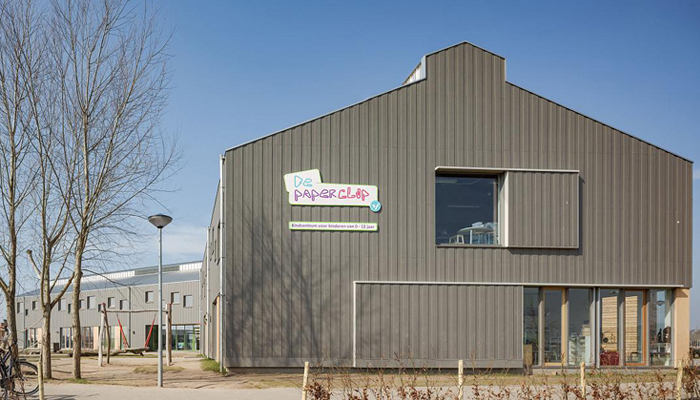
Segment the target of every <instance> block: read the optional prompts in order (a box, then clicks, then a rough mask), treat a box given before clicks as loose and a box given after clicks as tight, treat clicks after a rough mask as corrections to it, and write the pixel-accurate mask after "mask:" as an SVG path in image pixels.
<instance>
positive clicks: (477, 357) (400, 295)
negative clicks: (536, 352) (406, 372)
mask: <svg viewBox="0 0 700 400" xmlns="http://www.w3.org/2000/svg"><path fill="white" fill-rule="evenodd" d="M433 292H434V293H442V294H443V295H442V296H438V301H434V298H433V297H434V296H432V295H431V294H432V293H433ZM467 299H471V301H468V300H467ZM522 300H523V288H522V286H477V285H435V284H425V285H414V284H357V294H356V307H357V314H356V336H357V345H356V348H355V351H356V354H357V360H358V364H357V366H358V367H361V366H372V367H383V366H391V365H396V363H395V360H401V362H404V363H406V365H412V363H416V365H425V364H427V365H438V366H443V367H451V368H454V367H455V365H457V360H459V359H462V360H466V361H467V364H468V365H472V364H476V365H488V366H491V367H494V368H519V367H522V343H523V336H522V334H523V330H522V323H523V313H522V309H523V304H522ZM486 309H489V310H491V311H493V312H492V313H491V314H490V315H487V314H483V310H486ZM482 314H483V315H482ZM431 316H433V318H434V319H435V323H436V326H437V330H436V331H435V332H432V331H430V330H429V331H425V332H423V331H422V329H421V328H422V324H424V321H426V320H428V319H429V318H431ZM469 316H472V317H471V319H469ZM375 317H378V318H375ZM478 318H481V319H482V320H481V321H479V322H477V319H478ZM432 333H436V335H435V336H433V335H432Z"/></svg>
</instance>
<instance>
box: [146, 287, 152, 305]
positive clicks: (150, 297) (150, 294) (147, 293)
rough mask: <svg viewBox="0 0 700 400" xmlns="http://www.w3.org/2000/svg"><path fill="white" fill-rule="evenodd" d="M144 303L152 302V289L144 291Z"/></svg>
mask: <svg viewBox="0 0 700 400" xmlns="http://www.w3.org/2000/svg"><path fill="white" fill-rule="evenodd" d="M145 300H146V303H153V292H152V291H150V290H149V291H147V292H146V299H145Z"/></svg>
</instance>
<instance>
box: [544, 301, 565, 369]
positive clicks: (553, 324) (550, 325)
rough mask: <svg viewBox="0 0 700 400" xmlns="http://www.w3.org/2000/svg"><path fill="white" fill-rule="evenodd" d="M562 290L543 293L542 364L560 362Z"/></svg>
mask: <svg viewBox="0 0 700 400" xmlns="http://www.w3.org/2000/svg"><path fill="white" fill-rule="evenodd" d="M563 293H564V292H563V290H561V289H551V290H545V291H544V362H545V363H561V361H562V347H561V334H562V329H561V328H562V301H563Z"/></svg>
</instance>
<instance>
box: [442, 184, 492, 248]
mask: <svg viewBox="0 0 700 400" xmlns="http://www.w3.org/2000/svg"><path fill="white" fill-rule="evenodd" d="M497 216H498V177H497V176H495V175H469V176H445V175H443V176H440V175H438V176H436V177H435V242H436V243H437V244H486V245H492V244H498V218H497Z"/></svg>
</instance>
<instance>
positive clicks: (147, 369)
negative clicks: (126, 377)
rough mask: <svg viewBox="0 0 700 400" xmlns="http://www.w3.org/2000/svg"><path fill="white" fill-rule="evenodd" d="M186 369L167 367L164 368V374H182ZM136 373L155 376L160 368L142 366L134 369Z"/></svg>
mask: <svg viewBox="0 0 700 400" xmlns="http://www.w3.org/2000/svg"><path fill="white" fill-rule="evenodd" d="M184 370H185V368H183V367H181V366H179V365H171V366H168V365H165V366H163V373H166V372H182V371H184ZM134 372H135V373H137V374H155V373H158V366H157V365H141V366H138V367H136V368H134Z"/></svg>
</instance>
